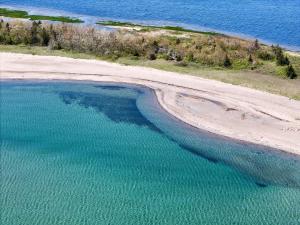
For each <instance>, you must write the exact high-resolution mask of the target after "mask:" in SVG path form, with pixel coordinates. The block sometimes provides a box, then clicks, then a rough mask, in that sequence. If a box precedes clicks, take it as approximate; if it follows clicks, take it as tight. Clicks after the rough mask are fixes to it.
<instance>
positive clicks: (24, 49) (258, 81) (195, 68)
mask: <svg viewBox="0 0 300 225" xmlns="http://www.w3.org/2000/svg"><path fill="white" fill-rule="evenodd" d="M0 52H14V53H23V54H32V55H48V56H62V57H70V58H76V59H96V60H106V61H110V62H116V63H120V64H123V65H132V66H144V67H150V68H155V69H159V70H165V71H171V72H176V73H182V74H190V75H193V76H199V77H203V78H208V79H214V80H219V81H222V82H225V83H230V84H234V85H241V86H245V87H249V88H254V89H258V90H262V91H267V92H270V93H274V94H279V95H284V96H287V97H290V98H293V99H298V100H300V88H299V87H300V79H296V80H290V79H282V78H280V77H278V76H270V75H267V74H262V73H260V72H256V71H247V70H246V71H245V70H243V71H239V70H228V69H225V70H223V69H221V68H218V67H216V68H214V67H210V66H205V65H201V64H198V63H187V65H186V66H180V65H178V64H177V63H176V62H173V61H166V60H164V59H156V60H148V59H143V58H136V57H133V56H127V57H119V58H112V57H105V56H102V57H101V56H96V55H95V54H92V53H80V52H77V51H71V50H64V49H60V50H51V49H49V48H48V47H43V46H29V45H23V44H21V45H0ZM296 59H297V60H299V61H300V57H295V59H293V60H296Z"/></svg>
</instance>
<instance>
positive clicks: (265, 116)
mask: <svg viewBox="0 0 300 225" xmlns="http://www.w3.org/2000/svg"><path fill="white" fill-rule="evenodd" d="M0 60H1V68H0V71H1V78H2V79H62V80H91V81H110V82H111V81H112V82H127V83H134V84H142V85H145V86H148V87H150V88H152V89H154V90H155V92H156V95H157V97H158V100H159V102H160V104H161V105H162V107H163V108H164V109H165V110H167V111H168V112H169V113H171V114H173V115H174V116H176V117H177V118H179V119H181V120H183V121H184V122H186V123H189V124H191V125H193V126H195V127H198V128H201V129H205V130H208V131H210V132H213V133H217V134H220V135H224V136H227V137H231V138H235V139H239V140H242V141H248V142H252V143H256V144H262V145H266V146H270V147H273V148H277V149H281V150H284V151H286V152H290V153H294V154H298V155H300V101H296V100H291V99H289V98H287V97H283V96H278V95H274V94H270V93H266V92H262V91H257V90H253V89H249V88H245V87H240V86H235V85H230V84H226V83H222V82H219V81H214V80H208V79H202V78H199V77H193V76H189V75H183V74H176V73H171V72H165V71H160V70H156V69H150V68H143V67H135V66H123V65H118V64H114V63H109V62H104V61H96V60H83V59H71V58H63V57H54V56H33V55H23V54H15V53H0Z"/></svg>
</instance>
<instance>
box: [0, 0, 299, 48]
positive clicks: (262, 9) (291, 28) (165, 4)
mask: <svg viewBox="0 0 300 225" xmlns="http://www.w3.org/2000/svg"><path fill="white" fill-rule="evenodd" d="M0 5H5V6H13V7H17V8H20V7H21V8H25V9H31V10H33V13H42V12H43V13H46V14H47V13H49V12H47V11H48V10H50V11H58V10H59V11H61V10H62V11H65V12H66V13H65V14H69V13H72V14H81V15H83V16H84V17H85V16H92V17H95V18H85V20H88V21H89V20H91V21H93V22H95V21H94V20H95V19H96V18H102V19H116V20H125V21H136V22H145V23H150V24H158V25H160V24H163V25H165V24H170V25H175V24H179V25H183V26H185V27H188V28H198V29H204V28H206V29H213V30H217V31H222V32H228V33H233V34H239V35H246V36H251V37H255V38H259V39H261V40H264V41H266V42H271V43H275V44H281V45H283V46H286V47H288V48H290V49H294V50H300V0H243V1H239V0H214V1H211V0H167V1H159V0H139V1H137V0H127V1H117V0H101V1H100V0H67V1H66V0H64V1H60V0H2V1H0ZM96 20H97V19H96Z"/></svg>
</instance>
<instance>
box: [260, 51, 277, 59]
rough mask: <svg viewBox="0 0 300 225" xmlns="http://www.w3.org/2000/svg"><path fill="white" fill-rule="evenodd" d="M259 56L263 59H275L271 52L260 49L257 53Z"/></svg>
mask: <svg viewBox="0 0 300 225" xmlns="http://www.w3.org/2000/svg"><path fill="white" fill-rule="evenodd" d="M257 57H258V58H260V59H262V60H266V61H267V60H273V59H274V55H272V54H271V53H269V52H267V51H259V52H258V53H257Z"/></svg>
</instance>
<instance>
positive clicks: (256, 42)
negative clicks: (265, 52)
mask: <svg viewBox="0 0 300 225" xmlns="http://www.w3.org/2000/svg"><path fill="white" fill-rule="evenodd" d="M254 48H255V50H257V49H259V48H260V46H259V43H258V40H257V39H256V40H255V42H254Z"/></svg>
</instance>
